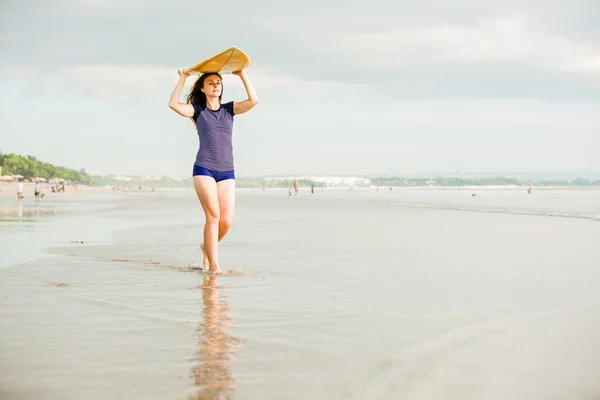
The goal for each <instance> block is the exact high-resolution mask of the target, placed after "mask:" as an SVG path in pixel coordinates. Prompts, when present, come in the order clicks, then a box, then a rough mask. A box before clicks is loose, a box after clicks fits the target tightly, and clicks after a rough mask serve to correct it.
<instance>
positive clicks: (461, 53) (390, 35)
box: [317, 15, 600, 76]
mask: <svg viewBox="0 0 600 400" xmlns="http://www.w3.org/2000/svg"><path fill="white" fill-rule="evenodd" d="M317 45H318V46H324V45H325V46H327V47H331V48H335V49H338V51H339V52H340V54H341V56H342V57H343V59H344V61H345V62H346V63H352V62H353V63H361V64H363V65H365V66H366V67H367V68H370V69H393V68H397V67H403V66H411V65H412V66H414V65H438V66H440V68H442V66H443V65H447V64H448V63H450V64H458V65H480V66H482V67H485V66H489V65H491V64H494V63H501V64H503V65H510V64H513V65H520V66H522V67H527V68H531V69H536V70H537V69H540V70H554V71H563V72H568V73H574V74H589V75H593V76H600V47H594V46H591V45H587V44H585V43H581V42H576V41H574V40H571V39H569V38H566V37H562V36H557V35H552V34H550V33H545V32H543V31H541V30H540V28H539V27H537V26H536V25H535V23H534V22H533V21H532V20H530V19H529V18H527V17H525V16H523V15H515V16H512V17H510V18H484V19H480V20H477V21H476V22H475V23H474V24H473V25H471V26H469V25H456V24H452V23H443V24H439V25H433V26H422V27H407V28H396V29H393V30H374V31H372V32H355V33H350V34H343V35H336V36H334V37H332V38H331V39H330V40H329V41H328V42H327V41H325V43H323V42H320V43H319V44H317Z"/></svg>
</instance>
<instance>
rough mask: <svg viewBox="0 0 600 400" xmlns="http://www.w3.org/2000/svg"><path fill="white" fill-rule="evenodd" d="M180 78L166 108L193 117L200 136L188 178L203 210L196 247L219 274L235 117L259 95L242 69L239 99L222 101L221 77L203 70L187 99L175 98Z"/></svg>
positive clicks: (231, 188) (231, 195)
mask: <svg viewBox="0 0 600 400" xmlns="http://www.w3.org/2000/svg"><path fill="white" fill-rule="evenodd" d="M177 73H178V74H179V81H178V82H177V85H176V86H175V89H173V93H172V94H171V99H170V100H169V107H170V108H171V109H172V110H174V111H175V112H177V113H178V114H179V115H182V116H184V117H188V118H192V120H193V121H194V124H195V125H196V128H197V131H198V136H199V139H200V148H199V150H198V153H197V155H196V162H195V163H194V169H193V177H194V188H195V189H196V194H197V195H198V199H199V200H200V204H201V205H202V209H203V210H204V214H205V216H206V223H205V225H204V243H202V244H201V245H200V248H201V249H202V253H203V254H204V258H203V260H202V264H203V266H204V269H205V270H209V271H210V272H215V273H218V272H222V271H221V268H220V266H219V257H218V242H219V241H221V239H223V237H224V236H225V234H227V232H228V231H229V228H230V227H231V223H232V220H233V213H234V208H235V172H234V165H233V164H234V163H233V146H232V133H233V119H234V115H239V114H243V113H245V112H247V111H248V110H250V109H251V108H252V107H254V106H255V105H257V104H258V96H257V95H256V92H255V90H254V87H253V86H252V84H251V83H250V80H249V79H248V75H247V74H246V70H245V69H244V70H241V71H237V72H234V75H237V76H239V77H240V78H241V79H242V83H243V84H244V87H245V88H246V93H248V98H247V99H246V100H244V101H231V102H228V103H224V104H221V98H222V95H223V90H222V89H223V86H222V81H221V75H219V74H218V73H205V74H203V75H202V76H200V78H198V80H197V81H196V83H194V86H193V88H192V90H191V92H190V94H189V95H188V97H187V103H181V102H180V101H179V99H180V97H181V90H182V89H183V86H184V84H185V80H186V78H187V77H188V76H190V75H189V74H186V73H185V72H184V71H183V70H181V69H180V70H179V71H178V72H177Z"/></svg>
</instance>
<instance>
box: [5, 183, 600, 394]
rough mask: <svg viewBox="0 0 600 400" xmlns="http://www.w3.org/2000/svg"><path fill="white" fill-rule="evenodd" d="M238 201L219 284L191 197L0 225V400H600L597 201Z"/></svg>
mask: <svg viewBox="0 0 600 400" xmlns="http://www.w3.org/2000/svg"><path fill="white" fill-rule="evenodd" d="M238 192H239V194H238V206H237V211H236V219H235V222H234V227H233V229H232V231H231V234H230V236H228V237H227V238H226V239H225V240H224V242H222V244H221V245H220V249H221V250H220V251H221V263H222V265H223V266H224V268H225V269H231V270H233V271H234V272H235V273H232V274H231V275H226V276H218V277H214V276H208V275H204V274H202V273H200V272H198V271H191V270H190V269H189V268H188V267H189V266H190V263H194V262H198V261H199V260H200V251H199V249H198V248H197V247H198V244H199V242H200V237H201V229H202V212H201V210H200V207H199V205H198V202H197V199H196V198H195V194H194V193H193V192H192V191H191V190H190V191H187V192H161V193H113V192H112V191H110V190H109V191H108V192H103V193H98V194H96V195H95V196H81V197H79V198H78V199H73V198H72V197H71V198H67V197H66V196H65V197H58V196H56V198H54V200H52V201H53V202H55V204H54V206H55V207H56V210H58V211H60V212H57V213H56V214H47V215H41V216H37V217H36V216H35V215H33V216H30V217H26V216H21V217H18V216H16V215H10V216H7V217H5V218H4V219H3V220H0V222H1V224H0V229H1V231H2V233H3V235H1V236H0V238H1V239H0V240H2V242H0V245H2V246H3V250H2V253H3V254H8V255H11V254H12V252H13V250H12V249H13V248H16V247H18V243H21V242H22V241H25V242H26V243H27V241H28V240H30V238H31V237H32V236H31V235H33V234H34V233H35V232H38V233H37V235H42V234H43V237H42V238H38V239H36V240H37V241H36V242H35V243H34V244H32V243H31V242H30V243H29V245H30V247H31V248H33V247H34V246H39V247H43V248H44V249H45V250H43V251H41V252H40V254H38V255H35V256H31V257H30V259H29V260H28V261H26V262H21V263H13V264H10V265H7V264H5V265H4V266H1V267H0V398H2V399H37V398H45V399H81V398H86V399H106V398H111V399H137V398H140V399H142V398H143V399H165V398H169V399H216V398H235V399H257V398H260V399H283V398H285V399H307V398H310V399H395V398H398V399H454V398H456V399H483V398H485V399H516V400H519V399H574V398H576V399H590V400H591V399H596V398H598V396H599V395H600V367H599V366H600V340H598V339H597V338H598V337H600V295H599V294H598V293H599V292H598V290H597V288H598V285H599V284H600V265H599V264H598V260H599V259H600V248H599V247H598V245H597V243H598V241H597V238H598V237H600V223H598V221H596V220H594V216H595V215H598V214H600V213H598V211H599V208H598V207H597V206H594V204H598V203H597V199H598V198H599V197H600V196H598V193H591V194H590V193H587V194H581V193H572V192H567V194H565V193H564V192H548V193H546V194H544V195H539V197H538V198H537V199H538V200H537V201H538V205H537V206H536V204H534V203H532V199H531V197H529V198H527V197H525V198H523V197H522V194H521V193H520V192H516V191H515V192H512V193H508V194H507V193H506V192H502V193H500V194H499V193H497V192H494V191H487V192H486V191H479V192H478V196H477V198H478V200H476V201H479V203H478V204H474V203H473V198H471V197H470V193H469V194H467V193H465V194H464V196H463V195H462V194H452V195H450V196H448V195H447V194H443V195H442V194H436V193H435V192H420V194H415V193H414V192H410V193H409V192H400V191H397V192H394V193H376V192H367V191H362V192H361V191H358V192H356V191H353V192H352V193H351V192H346V191H343V190H336V191H326V192H323V193H322V194H320V193H315V195H309V194H307V193H306V191H304V192H302V191H301V194H300V196H299V197H298V198H293V199H288V197H287V192H286V191H285V190H267V191H265V192H262V191H261V190H239V191H238ZM82 193H84V192H82ZM67 194H68V193H67ZM582 196H583V197H582ZM26 200H27V199H26ZM30 201H31V200H30ZM15 202H16V200H15ZM503 205H504V206H503ZM569 205H570V206H569ZM457 207H460V208H462V210H457V209H456V208H457ZM469 207H470V208H471V209H472V210H469V209H468V208H469ZM503 207H504V208H503ZM594 207H596V208H594ZM486 208H487V209H489V210H488V211H486ZM524 210H525V211H527V212H529V213H532V212H534V211H536V210H537V211H538V214H539V215H524V214H523V211H524ZM565 210H567V211H568V213H567V212H566V211H565ZM577 210H580V211H581V212H580V213H577ZM559 213H563V214H565V213H567V214H569V213H570V214H569V215H570V216H569V215H566V216H562V217H561V216H558V214H559ZM582 215H585V216H587V217H585V218H582ZM25 227H27V228H26V229H25ZM32 232H33V233H32ZM75 238H76V239H77V241H80V242H76V241H74V240H72V239H75ZM9 242H10V248H8V247H6V244H7V243H9ZM81 242H83V243H81ZM11 257H13V256H11Z"/></svg>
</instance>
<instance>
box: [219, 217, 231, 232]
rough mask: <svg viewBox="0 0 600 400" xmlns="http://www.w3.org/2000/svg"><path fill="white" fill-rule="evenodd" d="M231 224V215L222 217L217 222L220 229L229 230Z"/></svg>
mask: <svg viewBox="0 0 600 400" xmlns="http://www.w3.org/2000/svg"><path fill="white" fill-rule="evenodd" d="M232 223H233V215H222V216H221V219H220V220H219V225H220V226H221V227H222V228H227V229H229V228H230V227H231V224H232Z"/></svg>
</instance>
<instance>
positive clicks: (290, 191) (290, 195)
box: [288, 188, 292, 199]
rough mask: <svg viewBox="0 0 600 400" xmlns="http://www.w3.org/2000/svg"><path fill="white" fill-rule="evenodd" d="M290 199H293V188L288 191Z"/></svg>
mask: <svg viewBox="0 0 600 400" xmlns="http://www.w3.org/2000/svg"><path fill="white" fill-rule="evenodd" d="M288 198H289V199H291V198H292V188H289V189H288Z"/></svg>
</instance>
